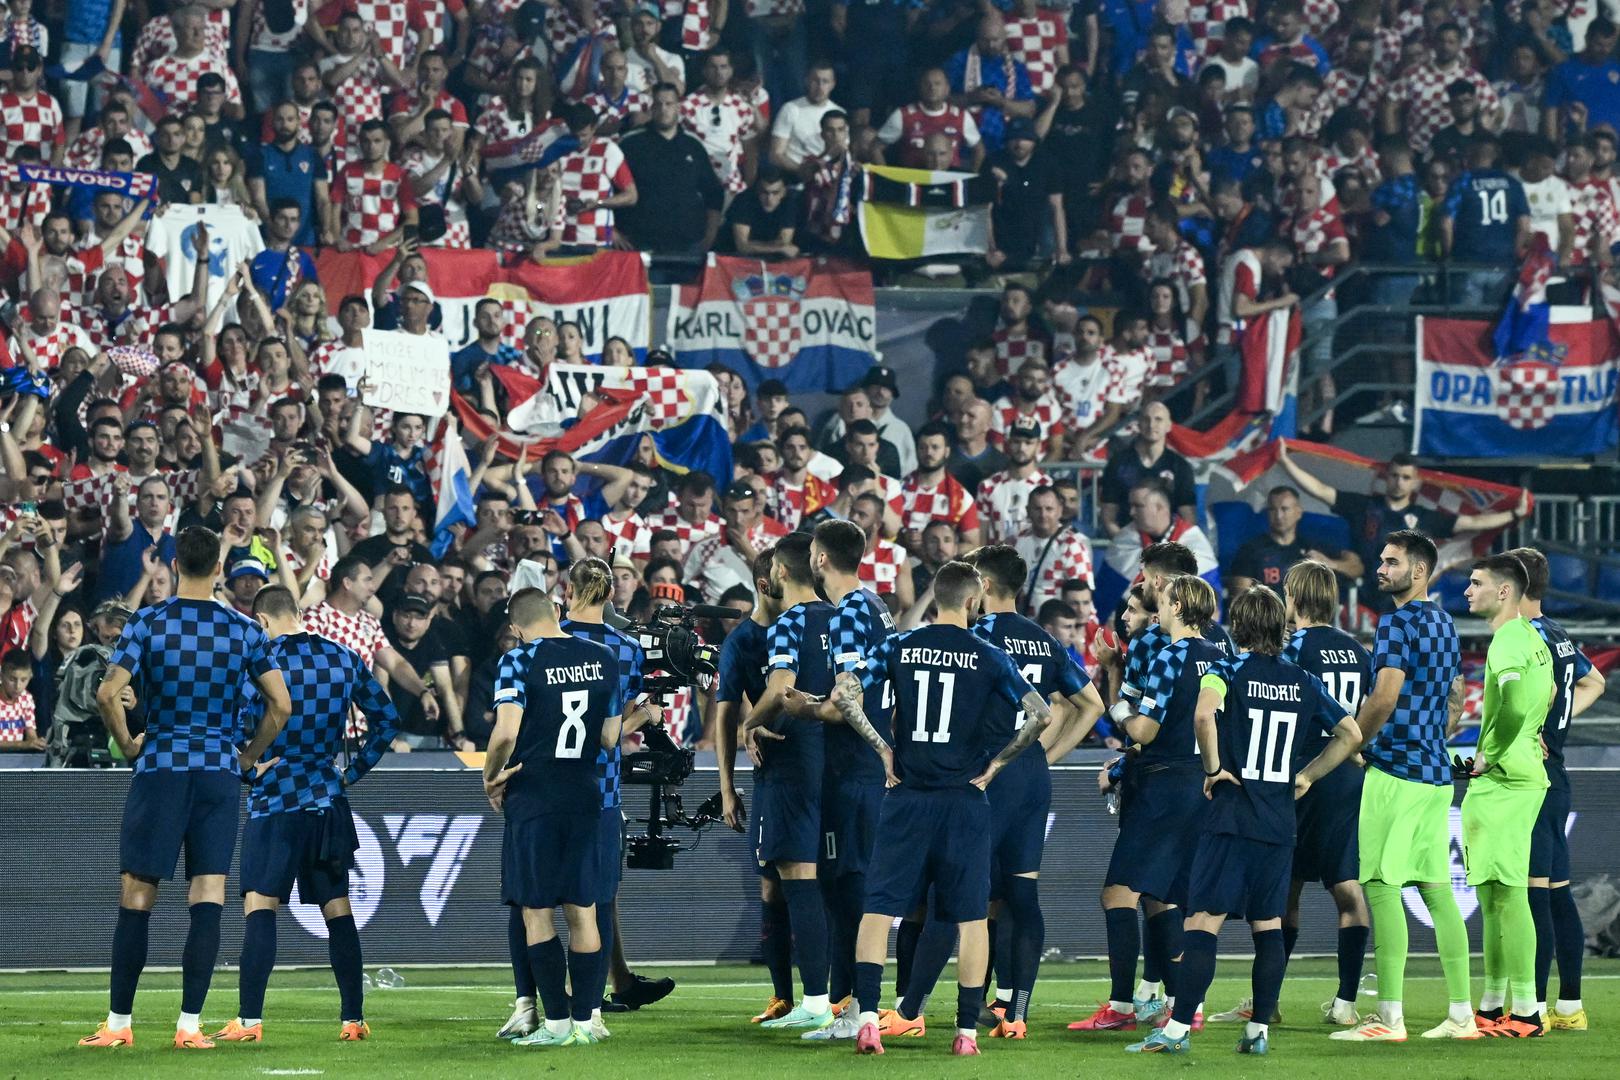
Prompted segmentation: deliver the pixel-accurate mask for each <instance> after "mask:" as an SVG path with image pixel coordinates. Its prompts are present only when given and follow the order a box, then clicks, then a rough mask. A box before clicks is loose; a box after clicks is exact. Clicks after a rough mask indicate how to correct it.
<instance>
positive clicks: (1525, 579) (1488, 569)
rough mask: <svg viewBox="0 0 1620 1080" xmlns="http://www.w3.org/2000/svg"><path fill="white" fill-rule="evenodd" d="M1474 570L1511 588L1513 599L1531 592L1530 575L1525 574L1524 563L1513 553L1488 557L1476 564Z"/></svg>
mask: <svg viewBox="0 0 1620 1080" xmlns="http://www.w3.org/2000/svg"><path fill="white" fill-rule="evenodd" d="M1474 569H1475V570H1478V571H1483V572H1485V573H1487V574H1489V575H1490V576H1491V577H1493V578H1495V579H1496V580H1497V582H1499V583H1500V584H1503V585H1507V586H1509V587H1510V588H1511V589H1512V591H1513V598H1514V599H1518V598H1520V597H1523V596H1524V595H1526V594H1527V593H1528V592H1529V591H1530V575H1529V574H1528V573H1526V572H1525V569H1524V563H1522V562H1520V561H1519V557H1518V556H1517V555H1515V554H1513V553H1512V552H1511V551H1508V552H1503V553H1502V554H1500V555H1487V556H1486V557H1485V558H1483V559H1480V560H1479V561H1477V562H1475V563H1474Z"/></svg>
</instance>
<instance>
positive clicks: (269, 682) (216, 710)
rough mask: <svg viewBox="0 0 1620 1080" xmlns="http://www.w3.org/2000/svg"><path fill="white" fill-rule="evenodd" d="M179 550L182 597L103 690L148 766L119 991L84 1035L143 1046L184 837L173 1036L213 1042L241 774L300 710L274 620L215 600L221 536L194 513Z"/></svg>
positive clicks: (122, 840)
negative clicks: (138, 729) (131, 712)
mask: <svg viewBox="0 0 1620 1080" xmlns="http://www.w3.org/2000/svg"><path fill="white" fill-rule="evenodd" d="M175 555H176V565H177V566H178V568H179V571H180V587H179V589H178V591H177V593H176V595H175V596H174V597H173V598H171V599H169V600H165V601H163V602H162V603H160V604H157V605H155V606H153V607H149V608H145V609H143V610H142V611H140V612H138V613H137V614H136V615H135V616H134V617H133V618H131V619H130V620H129V621H128V622H127V623H126V624H125V625H124V631H123V633H122V634H121V635H119V638H118V644H117V645H116V646H115V647H114V648H113V652H112V656H111V657H110V658H109V660H108V667H107V673H106V675H105V676H104V677H103V678H102V681H101V686H100V687H99V688H98V689H97V691H96V704H97V706H99V707H100V709H101V717H102V720H103V721H104V722H105V723H106V725H107V731H108V732H109V734H111V735H112V737H113V740H114V741H115V742H116V743H117V745H118V750H119V752H120V753H121V754H123V756H124V757H125V759H127V760H130V761H133V762H134V763H135V776H134V778H133V779H132V780H131V781H130V786H129V795H128V797H127V798H126V800H125V802H124V820H123V826H122V828H121V830H120V835H119V844H118V846H119V863H120V866H121V868H122V870H123V887H122V891H121V895H120V897H119V907H118V922H117V925H116V927H115V928H114V930H113V948H112V953H113V955H112V980H111V981H112V993H111V995H110V997H111V1002H110V1006H109V1008H108V1012H107V1019H106V1021H105V1022H103V1023H102V1024H101V1026H100V1027H98V1028H97V1029H96V1032H95V1034H94V1035H89V1036H86V1037H85V1038H83V1039H81V1040H80V1041H79V1045H80V1046H98V1047H118V1046H133V1045H135V1036H134V1034H133V1032H132V1031H131V1029H130V1013H131V1012H133V1011H134V1005H135V986H136V983H138V982H139V981H140V977H141V969H142V968H144V967H145V966H146V956H147V950H146V945H147V932H148V928H149V924H150V922H151V917H152V907H153V905H155V904H156V903H157V892H158V882H159V881H160V880H162V879H163V878H167V877H172V876H173V875H174V871H175V866H176V864H177V863H178V861H179V858H180V849H181V848H182V847H184V848H185V851H186V877H187V878H188V879H190V883H191V885H190V889H189V900H190V905H191V926H190V929H189V931H188V932H187V934H186V949H185V954H184V958H183V960H182V967H181V970H182V989H181V995H180V1020H179V1023H178V1024H177V1025H176V1030H175V1035H174V1044H175V1046H176V1047H181V1048H187V1049H207V1048H210V1047H212V1046H213V1045H214V1044H213V1042H212V1041H211V1040H209V1039H208V1038H207V1037H206V1036H204V1035H203V1034H202V1031H201V1029H200V1026H199V1025H200V1022H201V1013H202V1008H203V1002H204V1000H205V999H206V998H207V996H208V984H209V982H210V981H211V979H212V978H213V974H214V961H215V959H216V958H217V957H218V955H219V916H220V912H221V910H222V909H223V906H224V903H225V875H226V874H228V873H229V872H230V869H231V856H232V854H233V853H234V852H235V850H236V822H237V809H238V807H239V806H240V803H241V797H242V796H241V784H240V780H239V778H240V777H241V776H242V774H243V773H244V772H246V771H249V770H251V769H253V767H254V765H255V764H256V763H257V762H258V760H259V758H260V757H261V756H263V754H264V752H265V750H266V749H267V748H268V747H269V746H270V743H271V742H272V741H273V740H274V739H275V738H276V735H277V734H278V733H279V732H280V731H281V727H282V725H283V724H285V723H286V721H287V717H288V714H289V712H290V710H291V700H290V698H289V697H288V694H287V684H286V682H285V681H284V680H283V679H282V675H281V672H280V671H279V670H278V669H277V668H276V666H275V660H274V657H273V656H272V654H271V650H270V641H269V639H268V638H267V637H265V634H264V631H263V630H261V629H260V628H259V626H258V625H257V624H256V623H254V622H253V621H252V620H250V619H248V618H247V617H246V616H243V615H239V614H237V613H236V612H234V611H231V610H230V609H228V608H226V607H224V606H222V605H220V604H219V603H217V602H216V601H215V600H214V584H215V582H216V581H217V580H218V579H219V574H220V539H219V534H217V533H215V532H213V531H212V530H210V529H207V528H204V527H202V526H200V525H194V526H192V527H191V528H189V529H186V530H185V531H184V532H182V533H181V534H180V537H179V540H178V541H177V542H176V545H175ZM249 680H251V681H252V682H254V683H255V684H257V686H258V689H259V692H260V693H261V694H262V695H263V696H264V700H265V709H264V716H263V718H262V719H261V720H260V721H259V724H258V727H257V728H256V729H255V730H254V733H253V737H252V738H251V739H250V740H249V741H248V743H247V745H246V746H245V747H242V748H241V749H238V748H237V746H236V742H237V739H238V737H239V735H240V733H241V731H242V724H241V720H240V718H239V713H240V710H241V707H242V705H243V700H244V694H245V692H246V688H247V683H248V682H249ZM132 684H138V685H137V689H136V695H137V697H139V699H140V700H141V701H142V702H144V703H145V710H146V731H145V733H144V734H141V735H137V736H133V737H132V736H131V735H130V733H129V718H128V716H127V714H126V711H125V705H124V699H123V697H122V692H123V690H124V688H125V687H127V686H131V685H132Z"/></svg>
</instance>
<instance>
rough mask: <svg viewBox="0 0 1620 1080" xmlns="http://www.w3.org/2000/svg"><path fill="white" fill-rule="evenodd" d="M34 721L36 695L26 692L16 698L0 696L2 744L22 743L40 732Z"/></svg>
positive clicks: (0, 739)
mask: <svg viewBox="0 0 1620 1080" xmlns="http://www.w3.org/2000/svg"><path fill="white" fill-rule="evenodd" d="M34 725H35V721H34V695H33V694H30V693H29V692H28V691H27V690H24V691H23V692H22V694H21V695H20V696H18V697H15V698H8V697H6V696H5V695H4V694H0V743H21V742H26V741H28V740H29V739H31V738H33V737H34V736H35V735H36V734H38V731H37V730H36V728H35V726H34Z"/></svg>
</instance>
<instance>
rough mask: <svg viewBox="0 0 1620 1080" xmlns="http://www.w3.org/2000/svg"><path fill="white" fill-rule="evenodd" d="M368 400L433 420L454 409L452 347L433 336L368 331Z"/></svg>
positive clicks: (387, 407)
mask: <svg viewBox="0 0 1620 1080" xmlns="http://www.w3.org/2000/svg"><path fill="white" fill-rule="evenodd" d="M364 339H365V345H364V347H365V352H366V389H365V393H364V400H365V403H366V404H367V405H375V406H378V407H381V408H384V409H389V410H392V411H393V412H408V413H421V414H422V415H423V416H426V417H428V418H429V419H436V418H438V417H440V416H443V415H444V413H445V410H447V409H448V408H449V407H450V345H449V343H448V342H446V341H445V340H444V339H443V338H441V337H438V336H436V335H433V334H423V335H418V334H406V333H400V332H397V331H391V330H367V331H365V333H364Z"/></svg>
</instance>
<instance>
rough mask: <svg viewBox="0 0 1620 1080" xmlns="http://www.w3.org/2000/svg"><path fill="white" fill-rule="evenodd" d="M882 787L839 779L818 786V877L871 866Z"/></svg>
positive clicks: (856, 871) (875, 842)
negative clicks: (819, 801)
mask: <svg viewBox="0 0 1620 1080" xmlns="http://www.w3.org/2000/svg"><path fill="white" fill-rule="evenodd" d="M884 790H885V789H884V787H883V781H881V780H879V781H878V782H877V783H875V784H874V783H870V782H866V781H859V780H840V781H838V782H837V783H834V784H830V785H828V786H827V787H824V788H822V790H821V863H820V866H819V868H818V869H817V870H816V874H817V875H818V876H819V877H824V878H835V877H839V876H841V875H843V874H864V873H866V872H867V870H868V869H869V868H870V867H871V865H872V849H873V848H874V847H875V846H876V845H877V830H878V817H879V815H881V814H882V813H883V792H884ZM755 801H756V803H757V801H758V800H757V799H756V800H755Z"/></svg>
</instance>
